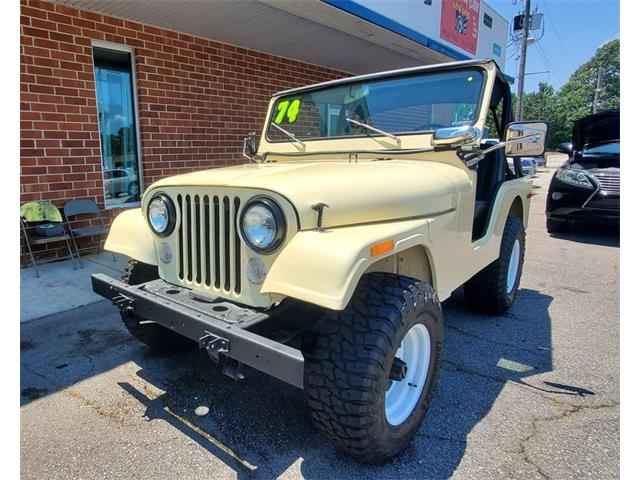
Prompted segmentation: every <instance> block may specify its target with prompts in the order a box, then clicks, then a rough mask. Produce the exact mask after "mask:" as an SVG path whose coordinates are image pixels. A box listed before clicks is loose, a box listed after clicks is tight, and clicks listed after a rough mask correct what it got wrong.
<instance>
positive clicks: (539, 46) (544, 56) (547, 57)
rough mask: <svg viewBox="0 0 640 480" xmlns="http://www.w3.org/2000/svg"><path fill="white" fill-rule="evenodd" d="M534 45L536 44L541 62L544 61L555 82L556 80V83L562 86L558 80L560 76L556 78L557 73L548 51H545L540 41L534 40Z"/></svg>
mask: <svg viewBox="0 0 640 480" xmlns="http://www.w3.org/2000/svg"><path fill="white" fill-rule="evenodd" d="M534 45H535V46H536V49H537V50H538V53H539V54H540V58H541V59H542V63H544V64H545V66H546V67H547V68H548V69H549V70H550V71H551V75H553V76H554V78H555V79H556V82H558V85H560V86H562V82H561V81H560V78H558V75H556V72H555V70H556V69H555V68H553V67H552V65H551V64H552V63H553V62H552V61H551V57H550V55H549V53H548V52H547V51H546V48H545V47H544V45H542V43H540V42H535V43H534Z"/></svg>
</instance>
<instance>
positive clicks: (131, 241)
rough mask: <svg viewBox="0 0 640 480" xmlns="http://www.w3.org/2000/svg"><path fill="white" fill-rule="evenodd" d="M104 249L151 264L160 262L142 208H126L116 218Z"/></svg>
mask: <svg viewBox="0 0 640 480" xmlns="http://www.w3.org/2000/svg"><path fill="white" fill-rule="evenodd" d="M104 249H105V250H108V251H110V252H116V253H121V254H123V255H126V256H128V257H131V258H133V259H135V260H139V261H141V262H144V263H148V264H149V265H157V264H158V257H157V255H156V247H155V245H154V243H153V235H152V233H151V231H150V230H149V226H148V225H147V222H146V221H145V219H144V215H143V214H142V210H141V209H134V210H125V211H124V212H122V213H121V214H120V215H118V216H117V217H116V218H115V220H114V221H113V223H112V224H111V229H110V230H109V235H108V236H107V241H106V242H105V244H104Z"/></svg>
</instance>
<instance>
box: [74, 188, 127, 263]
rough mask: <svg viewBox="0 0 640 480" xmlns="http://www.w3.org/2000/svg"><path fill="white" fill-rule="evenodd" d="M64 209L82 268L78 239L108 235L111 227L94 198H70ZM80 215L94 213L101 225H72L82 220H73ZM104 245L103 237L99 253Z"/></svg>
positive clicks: (114, 258)
mask: <svg viewBox="0 0 640 480" xmlns="http://www.w3.org/2000/svg"><path fill="white" fill-rule="evenodd" d="M63 210H64V218H65V220H66V222H67V228H68V230H69V233H70V234H71V240H72V242H73V247H74V248H75V251H76V256H77V257H78V262H79V263H80V267H81V268H82V261H81V260H80V250H79V249H78V243H77V242H76V239H78V238H83V237H93V236H98V237H101V236H102V235H106V234H107V233H109V227H107V225H106V223H105V221H104V218H103V217H102V214H101V213H100V208H99V207H98V204H97V203H96V202H94V201H93V200H89V199H86V198H85V199H81V200H69V201H68V202H67V203H65V204H64V208H63ZM79 215H93V216H94V217H95V218H97V219H98V222H99V223H100V225H96V226H89V227H75V228H74V227H73V226H72V223H73V224H76V223H77V222H80V221H82V220H80V219H75V220H72V217H77V216H79ZM103 246H104V241H103V240H102V238H100V240H99V241H98V249H97V252H98V253H99V252H100V250H101V249H102V248H103ZM87 250H88V249H87ZM111 256H112V257H113V261H114V262H115V261H116V256H115V255H114V254H113V253H112V254H111Z"/></svg>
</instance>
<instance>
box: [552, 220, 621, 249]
mask: <svg viewBox="0 0 640 480" xmlns="http://www.w3.org/2000/svg"><path fill="white" fill-rule="evenodd" d="M550 235H551V236H552V237H554V238H560V239H562V240H568V241H570V242H577V243H585V244H589V245H600V246H603V247H617V248H620V226H619V225H599V224H591V223H583V222H576V223H572V224H571V225H570V226H569V228H568V229H567V231H566V232H562V233H553V234H550Z"/></svg>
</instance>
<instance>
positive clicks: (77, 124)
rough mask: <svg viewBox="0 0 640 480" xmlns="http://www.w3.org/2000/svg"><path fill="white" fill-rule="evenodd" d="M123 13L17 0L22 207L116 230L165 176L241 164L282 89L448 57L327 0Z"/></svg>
mask: <svg viewBox="0 0 640 480" xmlns="http://www.w3.org/2000/svg"><path fill="white" fill-rule="evenodd" d="M76 3H83V4H90V6H91V7H92V10H94V11H88V10H82V9H78V8H75V7H73V6H69V4H76ZM123 3H124V4H126V3H127V2H108V1H90V2H77V1H73V0H69V1H64V2H57V3H52V2H46V1H41V0H21V17H20V22H21V37H20V49H21V64H20V71H21V82H20V86H21V117H20V120H21V157H20V167H21V177H20V197H21V198H20V201H21V203H23V202H27V201H32V200H49V201H52V202H53V203H54V204H56V205H57V206H59V207H61V206H62V205H63V204H64V203H65V202H66V201H67V200H70V199H75V198H90V199H92V200H94V201H95V202H97V203H98V204H99V205H100V208H102V209H104V211H105V214H106V217H107V219H108V221H110V220H111V219H112V218H113V216H114V215H115V214H117V213H118V212H119V210H120V209H121V208H131V207H135V206H136V205H137V204H139V198H140V194H141V192H143V191H144V188H146V187H148V186H149V185H150V184H151V183H153V182H154V181H156V180H158V179H159V178H162V177H166V176H169V175H175V174H178V173H185V172H189V171H193V170H199V169H206V168H212V167H221V166H224V165H230V164H235V163H238V162H241V161H243V159H242V155H241V146H242V139H243V137H244V136H245V135H246V133H247V132H249V131H259V130H260V128H261V125H262V122H263V118H264V115H265V112H266V108H267V104H268V101H269V98H270V96H271V95H272V94H273V93H274V92H276V91H279V90H282V89H286V88H290V87H294V86H298V85H303V84H308V83H313V82H319V81H323V80H329V79H332V78H337V77H340V76H342V75H345V72H350V73H363V72H366V71H375V70H382V69H384V68H396V67H403V66H410V65H416V64H421V63H422V64H424V63H434V62H437V61H443V60H447V59H448V57H447V56H446V55H443V54H441V53H438V52H434V51H433V50H430V49H428V48H426V47H423V48H422V49H416V44H415V42H413V41H411V40H409V39H406V38H404V37H401V36H399V35H398V34H397V33H393V32H390V31H389V30H388V29H385V28H382V27H380V26H379V25H376V24H375V23H372V22H365V21H364V20H362V19H361V18H357V17H355V16H353V15H352V14H349V13H346V12H344V11H342V10H339V9H338V8H336V7H334V6H332V5H330V4H329V3H328V2H323V1H321V0H300V2H299V3H298V2H284V3H281V5H280V7H282V8H280V7H279V6H278V5H277V2H273V1H271V0H247V1H246V2H228V1H218V2H216V1H213V2H211V3H209V4H208V5H206V9H205V10H201V12H200V11H199V10H197V9H202V8H203V6H202V4H203V2H193V3H189V2H187V3H185V2H159V3H155V4H153V2H146V1H145V2H133V1H129V2H128V3H129V4H130V5H129V7H130V8H125V9H124V10H122V5H123ZM140 3H142V4H144V6H145V8H146V9H145V10H141V8H140ZM171 3H173V5H169V6H168V5H167V4H171ZM204 3H205V4H206V3H207V2H204ZM285 3H286V5H285ZM291 3H292V4H293V5H292V4H291ZM114 4H116V5H115V6H114ZM274 4H275V6H274ZM118 5H120V7H119V8H120V9H121V10H122V11H123V12H124V13H122V14H121V15H120V16H117V15H111V14H109V12H110V11H111V10H113V9H117V8H118ZM125 7H126V5H125ZM250 7H251V8H250ZM303 7H304V8H303ZM284 8H286V10H285V9H284ZM305 8H306V9H305ZM162 9H173V10H171V11H169V10H167V11H166V12H162V11H161V10H162ZM189 9H191V11H189ZM296 9H298V10H296ZM163 13H164V15H162V14H163ZM149 15H151V16H152V17H153V15H157V16H158V17H159V18H163V19H164V20H159V21H158V22H157V23H158V24H162V25H163V26H162V27H161V26H156V25H152V24H148V22H149V20H148V18H149ZM205 16H206V17H207V18H201V17H205ZM124 17H126V18H124ZM138 18H142V19H143V20H145V21H146V22H147V23H145V22H141V21H136V19H138ZM194 19H197V20H198V21H196V20H194ZM230 22H236V25H233V24H230ZM261 25H262V26H263V27H264V26H265V25H266V26H267V27H269V28H268V29H266V30H264V29H262V30H259V27H260V26H261ZM209 27H210V28H209ZM180 28H182V29H183V30H184V32H182V31H177V30H179V29H180ZM207 28H209V30H208V31H203V29H207ZM187 32H188V33H187ZM265 32H269V33H268V34H266V35H265ZM296 32H298V33H297V34H296ZM205 34H206V35H205ZM232 43H235V45H233V44H232ZM238 45H240V46H238ZM323 45H324V46H326V48H323ZM40 254H41V255H44V256H49V257H51V256H54V255H57V254H58V251H57V250H53V249H49V250H40Z"/></svg>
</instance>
